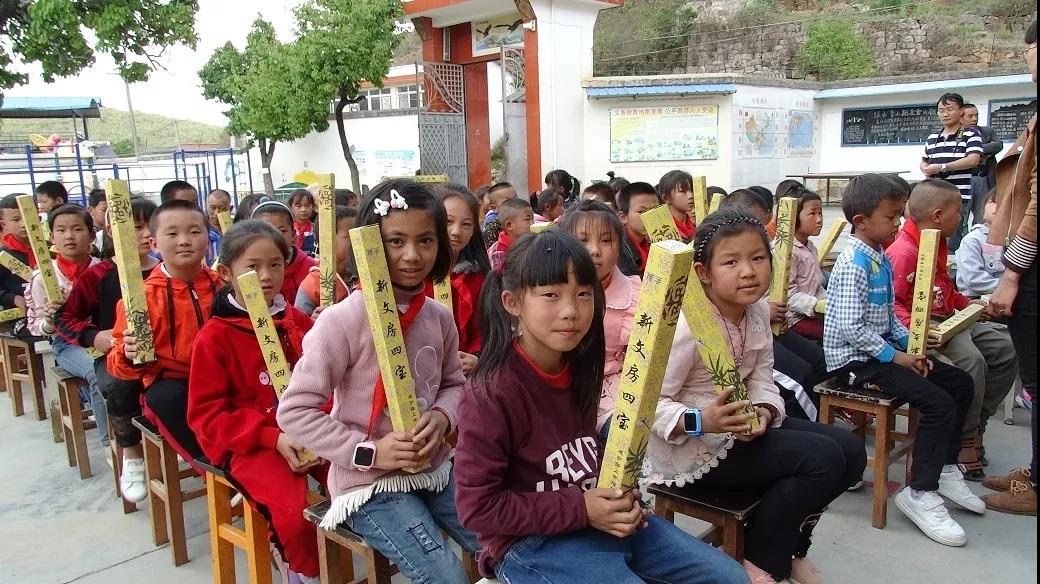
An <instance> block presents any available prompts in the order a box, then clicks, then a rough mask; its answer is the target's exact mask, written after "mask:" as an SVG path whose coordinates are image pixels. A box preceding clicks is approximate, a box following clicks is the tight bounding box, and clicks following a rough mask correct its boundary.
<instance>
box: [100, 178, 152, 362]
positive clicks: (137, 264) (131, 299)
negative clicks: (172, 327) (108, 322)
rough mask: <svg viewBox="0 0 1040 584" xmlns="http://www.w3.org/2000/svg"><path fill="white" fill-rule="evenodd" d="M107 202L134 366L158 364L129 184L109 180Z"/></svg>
mask: <svg viewBox="0 0 1040 584" xmlns="http://www.w3.org/2000/svg"><path fill="white" fill-rule="evenodd" d="M105 199H106V200H107V201H108V224H109V227H110V228H111V230H112V244H113V247H114V249H115V253H116V255H115V262H116V270H118V272H119V290H120V292H121V293H122V295H123V310H124V311H125V312H126V332H127V333H128V334H133V335H134V336H135V337H136V338H137V356H136V357H134V363H135V364H137V365H140V364H142V363H150V362H152V361H155V338H154V337H153V335H152V321H151V320H150V319H149V317H148V303H147V301H146V300H145V297H144V278H143V277H142V276H141V256H140V254H139V253H138V246H137V232H136V230H135V229H134V214H133V208H132V207H131V205H130V189H129V188H128V187H127V184H126V182H124V181H121V180H110V181H108V182H107V183H106V184H105Z"/></svg>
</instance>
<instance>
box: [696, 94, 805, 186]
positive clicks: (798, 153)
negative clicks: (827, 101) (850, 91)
mask: <svg viewBox="0 0 1040 584" xmlns="http://www.w3.org/2000/svg"><path fill="white" fill-rule="evenodd" d="M815 94H816V91H815V90H809V89H787V88H779V87H756V86H750V85H737V92H736V93H734V94H733V96H732V107H730V108H729V112H728V113H729V114H730V115H731V116H732V117H731V136H730V145H729V147H728V148H726V147H723V148H720V155H721V156H724V157H726V158H728V159H730V160H732V169H731V172H730V176H729V180H727V181H726V182H725V183H714V184H718V185H719V186H721V187H723V188H725V189H727V190H733V189H736V188H742V187H748V186H752V185H762V186H764V187H767V188H769V189H770V190H772V189H773V188H775V187H776V185H777V184H778V183H779V182H780V181H782V180H784V179H785V178H787V175H788V174H791V173H796V172H806V171H807V170H809V169H810V168H813V167H815V161H816V153H817V152H818V151H819V147H818V145H819V115H818V114H817V113H816V111H815V104H814V103H813V96H814V95H815ZM793 111H801V112H810V113H813V114H816V115H815V120H816V121H815V123H814V126H813V141H812V149H794V148H791V147H790V146H789V144H788V116H789V115H790V114H791V112H793ZM745 112H748V113H751V112H753V113H755V114H758V115H771V116H772V119H773V126H772V132H771V134H772V135H771V136H768V137H767V138H766V140H767V142H765V144H767V145H768V146H766V147H763V148H761V149H757V148H749V147H748V144H749V141H748V139H747V138H746V137H745V136H744V134H745V133H746V132H745V122H744V114H745ZM720 115H722V114H720ZM754 119H758V118H754ZM720 130H721V128H720ZM709 184H711V183H710V181H709Z"/></svg>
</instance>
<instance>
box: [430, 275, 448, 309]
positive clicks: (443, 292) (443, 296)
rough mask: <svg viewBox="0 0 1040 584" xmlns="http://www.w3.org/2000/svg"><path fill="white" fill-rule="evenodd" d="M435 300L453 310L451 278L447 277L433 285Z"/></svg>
mask: <svg viewBox="0 0 1040 584" xmlns="http://www.w3.org/2000/svg"><path fill="white" fill-rule="evenodd" d="M433 299H434V300H436V301H437V302H440V303H441V304H443V305H444V306H447V307H448V310H452V306H451V276H450V275H448V276H445V277H444V279H443V280H441V281H440V282H436V283H435V284H434V285H433Z"/></svg>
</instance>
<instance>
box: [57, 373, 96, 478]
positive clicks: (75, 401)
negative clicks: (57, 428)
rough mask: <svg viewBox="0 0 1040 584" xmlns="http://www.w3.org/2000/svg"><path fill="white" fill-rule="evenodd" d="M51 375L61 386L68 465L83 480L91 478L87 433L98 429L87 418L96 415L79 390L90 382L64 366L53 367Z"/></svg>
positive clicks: (59, 402)
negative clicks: (80, 395) (88, 406)
mask: <svg viewBox="0 0 1040 584" xmlns="http://www.w3.org/2000/svg"><path fill="white" fill-rule="evenodd" d="M51 373H52V374H53V375H54V378H55V380H56V381H57V384H58V408H59V416H60V418H61V432H62V436H63V437H64V440H65V451H66V452H67V453H68V456H69V466H75V467H78V468H79V478H80V479H87V478H90V477H91V474H92V473H91V472H90V455H89V453H88V452H87V430H92V429H94V428H97V422H95V421H94V420H88V419H86V417H87V416H89V415H91V414H92V413H93V412H92V411H91V410H89V409H88V410H84V409H83V403H82V401H81V400H80V399H79V390H80V388H81V387H83V386H84V385H86V384H87V382H86V381H84V380H83V379H82V378H80V377H76V376H75V375H73V374H71V373H69V372H68V371H65V370H64V369H62V368H61V367H53V368H52V369H51Z"/></svg>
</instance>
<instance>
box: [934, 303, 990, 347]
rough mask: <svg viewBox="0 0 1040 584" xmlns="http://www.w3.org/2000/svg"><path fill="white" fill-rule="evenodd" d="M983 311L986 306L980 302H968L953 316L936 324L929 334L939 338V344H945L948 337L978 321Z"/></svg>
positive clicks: (957, 333) (950, 337)
mask: <svg viewBox="0 0 1040 584" xmlns="http://www.w3.org/2000/svg"><path fill="white" fill-rule="evenodd" d="M985 311H986V307H985V306H983V305H981V304H974V303H973V304H969V305H967V306H965V307H964V309H963V310H958V311H957V312H955V313H954V314H953V316H951V317H950V318H947V319H946V320H944V321H942V322H941V323H939V324H937V325H936V326H935V327H934V328H933V329H932V331H931V333H930V334H931V335H932V336H933V337H935V338H936V339H938V340H939V344H940V345H945V344H946V343H948V342H950V339H952V338H953V337H955V336H957V335H959V334H961V333H962V332H964V331H965V330H966V329H967V328H968V327H970V326H971V325H973V324H975V323H976V322H978V321H979V319H980V318H982V314H983V312H985Z"/></svg>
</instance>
